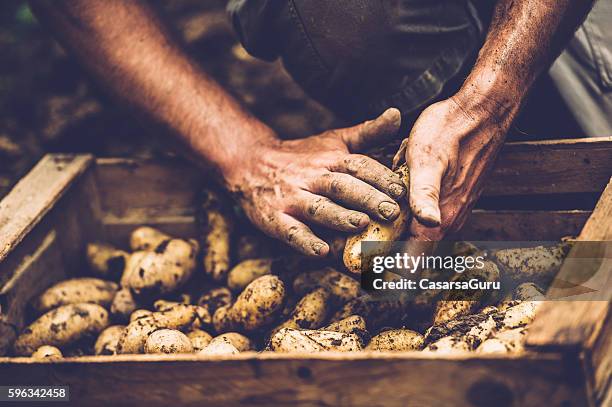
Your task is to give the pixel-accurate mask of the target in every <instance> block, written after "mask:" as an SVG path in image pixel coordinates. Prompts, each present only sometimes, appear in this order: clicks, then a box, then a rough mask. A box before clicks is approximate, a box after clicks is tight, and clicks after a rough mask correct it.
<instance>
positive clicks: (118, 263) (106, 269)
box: [85, 243, 130, 281]
mask: <svg viewBox="0 0 612 407" xmlns="http://www.w3.org/2000/svg"><path fill="white" fill-rule="evenodd" d="M129 257H130V255H129V254H128V253H127V252H125V251H123V250H119V249H117V248H115V247H113V246H111V245H108V244H104V243H89V244H88V245H87V248H86V250H85V258H86V259H87V264H88V265H89V269H90V270H91V271H92V273H94V274H96V275H97V276H100V277H103V278H106V279H109V280H113V281H118V280H119V278H120V277H121V275H122V274H123V271H124V270H125V265H126V264H127V260H128V258H129Z"/></svg>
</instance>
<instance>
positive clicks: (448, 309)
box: [433, 300, 478, 325]
mask: <svg viewBox="0 0 612 407" xmlns="http://www.w3.org/2000/svg"><path fill="white" fill-rule="evenodd" d="M477 305H478V302H477V301H469V300H463V301H460V300H440V301H438V303H437V304H436V310H435V311H434V318H433V323H434V325H436V324H441V323H443V322H446V321H450V320H453V319H455V318H457V317H460V316H463V315H468V314H471V313H472V311H474V309H475V308H476V306H477Z"/></svg>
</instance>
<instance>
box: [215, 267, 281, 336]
mask: <svg viewBox="0 0 612 407" xmlns="http://www.w3.org/2000/svg"><path fill="white" fill-rule="evenodd" d="M284 299H285V287H284V285H283V282H282V281H281V280H280V279H279V278H278V277H277V276H274V275H267V276H262V277H259V278H258V279H256V280H255V281H253V282H252V283H250V284H249V285H248V286H247V287H246V288H245V289H244V291H242V293H240V295H239V296H238V298H237V299H236V302H234V303H233V304H232V305H230V306H225V307H221V308H219V309H217V311H216V312H215V314H214V316H213V324H214V327H215V330H216V331H217V332H227V331H239V332H249V331H253V330H256V329H259V328H261V327H263V326H265V325H267V324H269V323H271V322H272V321H273V320H274V318H275V317H276V315H277V313H278V312H280V311H281V310H282V307H283V301H284Z"/></svg>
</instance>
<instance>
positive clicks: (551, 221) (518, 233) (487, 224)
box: [457, 209, 591, 241]
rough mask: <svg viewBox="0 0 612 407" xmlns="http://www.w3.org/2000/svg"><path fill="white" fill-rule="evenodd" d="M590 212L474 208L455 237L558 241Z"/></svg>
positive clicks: (573, 232) (577, 227)
mask: <svg viewBox="0 0 612 407" xmlns="http://www.w3.org/2000/svg"><path fill="white" fill-rule="evenodd" d="M590 214H591V212H590V211H581V210H576V211H517V210H504V211H489V210H480V209H476V210H474V211H473V212H472V215H471V216H470V218H469V219H468V220H467V222H466V224H465V225H464V227H463V229H462V230H461V231H460V232H459V233H458V236H457V239H465V240H506V241H513V240H514V241H518V240H559V238H561V237H563V236H577V235H578V233H580V230H581V229H582V227H583V225H584V224H585V222H586V220H587V219H588V217H589V215H590Z"/></svg>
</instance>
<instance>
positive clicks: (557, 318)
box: [527, 182, 612, 348]
mask: <svg viewBox="0 0 612 407" xmlns="http://www.w3.org/2000/svg"><path fill="white" fill-rule="evenodd" d="M611 219H612V182H610V184H608V187H607V188H606V190H605V191H604V192H603V194H602V196H601V198H600V200H599V203H598V204H597V206H596V207H595V210H594V211H593V214H592V215H591V217H590V218H589V220H588V221H587V223H586V225H585V226H584V228H583V231H582V233H581V234H580V236H579V239H578V240H579V241H585V242H586V241H595V240H602V241H606V240H608V241H612V227H611V226H610V224H611V223H612V222H611ZM578 248H580V246H577V247H574V248H573V249H572V251H570V253H569V255H568V258H571V257H572V256H573V255H576V253H575V250H576V249H578ZM604 248H605V247H604ZM610 260H611V259H608V258H604V259H603V263H602V267H601V268H600V272H603V273H608V275H609V273H610V269H609V268H608V269H606V268H605V267H606V266H609V265H610V264H611V263H610ZM575 272H576V271H575V267H573V266H572V263H571V261H566V262H565V263H564V265H563V266H562V267H561V270H560V271H559V274H558V275H557V280H561V281H569V282H572V281H573V280H574V278H575V276H574V275H573V274H574V273H575ZM604 281H605V280H604ZM603 288H606V287H603ZM571 290H572V288H571V287H569V288H564V287H563V286H561V285H558V286H552V287H551V288H550V290H549V292H548V293H547V295H548V296H551V297H553V298H567V297H568V296H569V295H570V294H571V293H572V291H571ZM598 295H601V293H598ZM609 300H610V298H608V300H607V301H585V300H582V299H572V298H571V297H569V298H568V299H567V300H565V301H547V302H546V303H544V304H543V305H542V307H541V308H540V310H539V311H538V315H537V317H536V319H535V321H534V322H533V324H532V325H531V327H530V330H529V334H528V335H527V344H528V345H529V346H533V347H542V348H551V347H552V348H556V347H580V348H583V347H585V346H588V345H589V344H592V343H593V342H594V340H595V339H596V338H597V335H598V333H599V332H600V330H601V327H602V326H603V323H604V321H605V320H606V319H607V318H608V317H609V314H610V301H609Z"/></svg>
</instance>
